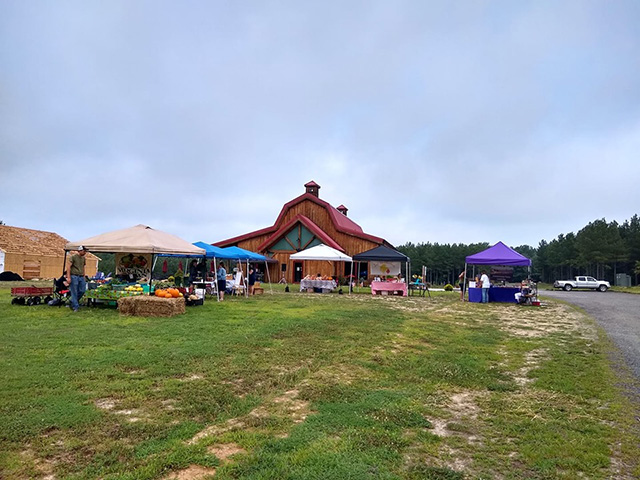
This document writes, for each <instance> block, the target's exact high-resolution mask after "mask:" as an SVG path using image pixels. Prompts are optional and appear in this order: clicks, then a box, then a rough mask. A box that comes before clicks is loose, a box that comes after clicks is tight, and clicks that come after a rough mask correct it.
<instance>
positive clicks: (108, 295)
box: [82, 289, 145, 305]
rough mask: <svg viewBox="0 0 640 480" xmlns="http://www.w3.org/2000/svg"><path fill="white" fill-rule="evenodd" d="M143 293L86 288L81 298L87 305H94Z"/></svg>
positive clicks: (142, 293)
mask: <svg viewBox="0 0 640 480" xmlns="http://www.w3.org/2000/svg"><path fill="white" fill-rule="evenodd" d="M139 295H145V293H144V292H128V291H126V290H105V291H101V290H97V289H95V290H87V291H86V292H85V293H84V296H83V297H82V298H83V299H86V300H87V305H95V304H97V303H100V302H116V301H117V300H118V299H119V298H124V297H137V296H139Z"/></svg>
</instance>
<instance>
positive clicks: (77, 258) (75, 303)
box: [67, 245, 88, 312]
mask: <svg viewBox="0 0 640 480" xmlns="http://www.w3.org/2000/svg"><path fill="white" fill-rule="evenodd" d="M87 252H88V250H87V249H86V248H85V247H83V246H82V245H81V246H80V248H79V249H78V253H76V254H74V255H72V256H71V259H70V260H69V266H68V267H67V283H68V284H69V291H70V292H71V308H72V310H73V311H74V312H77V311H78V308H80V300H82V297H83V295H84V292H85V291H86V290H87V282H86V281H85V279H84V266H85V258H84V257H85V255H86V254H87Z"/></svg>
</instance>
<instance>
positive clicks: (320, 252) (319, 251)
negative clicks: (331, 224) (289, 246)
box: [289, 243, 352, 262]
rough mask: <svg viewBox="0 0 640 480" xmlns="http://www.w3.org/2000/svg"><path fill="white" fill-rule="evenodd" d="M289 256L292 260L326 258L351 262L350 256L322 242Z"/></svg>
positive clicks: (332, 260)
mask: <svg viewBox="0 0 640 480" xmlns="http://www.w3.org/2000/svg"><path fill="white" fill-rule="evenodd" d="M289 258H291V259H293V260H328V261H331V262H351V261H352V260H351V257H350V256H349V255H347V254H345V253H342V252H339V251H338V250H336V249H335V248H331V247H329V246H327V245H325V244H324V243H321V244H320V245H316V246H315V247H311V248H307V249H306V250H302V251H301V252H298V253H294V254H293V255H291V256H290V257H289Z"/></svg>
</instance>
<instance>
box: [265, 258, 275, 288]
mask: <svg viewBox="0 0 640 480" xmlns="http://www.w3.org/2000/svg"><path fill="white" fill-rule="evenodd" d="M264 269H265V270H266V271H267V280H268V281H269V293H270V294H271V295H273V287H272V286H271V274H270V273H269V266H268V265H267V261H266V260H265V261H264Z"/></svg>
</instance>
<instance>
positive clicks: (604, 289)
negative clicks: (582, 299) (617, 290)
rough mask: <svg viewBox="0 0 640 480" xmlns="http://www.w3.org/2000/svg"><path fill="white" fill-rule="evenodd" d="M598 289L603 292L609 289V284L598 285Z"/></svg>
mask: <svg viewBox="0 0 640 480" xmlns="http://www.w3.org/2000/svg"><path fill="white" fill-rule="evenodd" d="M598 290H599V291H601V292H606V291H607V286H606V285H600V286H599V287H598Z"/></svg>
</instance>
